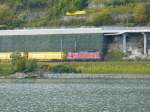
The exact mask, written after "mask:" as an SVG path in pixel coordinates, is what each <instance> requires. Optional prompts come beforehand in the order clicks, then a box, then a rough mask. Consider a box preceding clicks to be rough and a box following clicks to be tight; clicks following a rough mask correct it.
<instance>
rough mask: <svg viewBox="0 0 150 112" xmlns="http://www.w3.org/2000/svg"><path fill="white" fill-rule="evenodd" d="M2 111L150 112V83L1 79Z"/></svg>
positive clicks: (138, 80)
mask: <svg viewBox="0 0 150 112" xmlns="http://www.w3.org/2000/svg"><path fill="white" fill-rule="evenodd" d="M0 112H150V80H149V79H66V80H65V79H50V80H47V79H46V80H44V79H38V80H37V79H35V80H30V79H26V80H0Z"/></svg>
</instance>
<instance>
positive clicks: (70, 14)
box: [66, 11, 87, 16]
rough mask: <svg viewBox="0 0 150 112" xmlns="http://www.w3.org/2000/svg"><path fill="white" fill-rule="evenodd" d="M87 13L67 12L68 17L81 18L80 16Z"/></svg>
mask: <svg viewBox="0 0 150 112" xmlns="http://www.w3.org/2000/svg"><path fill="white" fill-rule="evenodd" d="M86 13H87V12H86V11H73V12H66V15H67V16H79V15H85V14H86Z"/></svg>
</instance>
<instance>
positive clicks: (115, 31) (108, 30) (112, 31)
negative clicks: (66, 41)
mask: <svg viewBox="0 0 150 112" xmlns="http://www.w3.org/2000/svg"><path fill="white" fill-rule="evenodd" d="M94 33H95V34H96V33H100V34H103V35H104V36H106V35H107V36H109V35H110V36H113V35H114V36H115V35H121V36H122V38H123V42H122V43H123V44H122V45H123V52H124V53H126V52H127V34H128V33H141V34H142V35H143V38H144V41H143V43H144V44H143V45H144V47H143V48H144V55H146V54H147V37H148V33H150V27H98V28H95V27H90V28H87V27H80V28H59V29H58V28H50V29H15V30H0V36H12V35H47V34H94Z"/></svg>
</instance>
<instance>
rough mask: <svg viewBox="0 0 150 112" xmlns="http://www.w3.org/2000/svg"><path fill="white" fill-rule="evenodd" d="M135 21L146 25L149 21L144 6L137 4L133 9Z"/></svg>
mask: <svg viewBox="0 0 150 112" xmlns="http://www.w3.org/2000/svg"><path fill="white" fill-rule="evenodd" d="M133 16H134V21H135V22H136V23H138V24H144V23H146V21H147V16H146V9H145V6H144V5H143V4H137V5H136V6H135V7H134V9H133Z"/></svg>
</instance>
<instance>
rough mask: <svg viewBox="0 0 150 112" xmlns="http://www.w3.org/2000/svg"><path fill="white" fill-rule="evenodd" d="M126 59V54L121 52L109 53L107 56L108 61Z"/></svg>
mask: <svg viewBox="0 0 150 112" xmlns="http://www.w3.org/2000/svg"><path fill="white" fill-rule="evenodd" d="M123 57H124V53H123V52H121V51H111V52H108V53H107V55H106V59H107V60H114V61H115V60H122V58H123Z"/></svg>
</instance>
